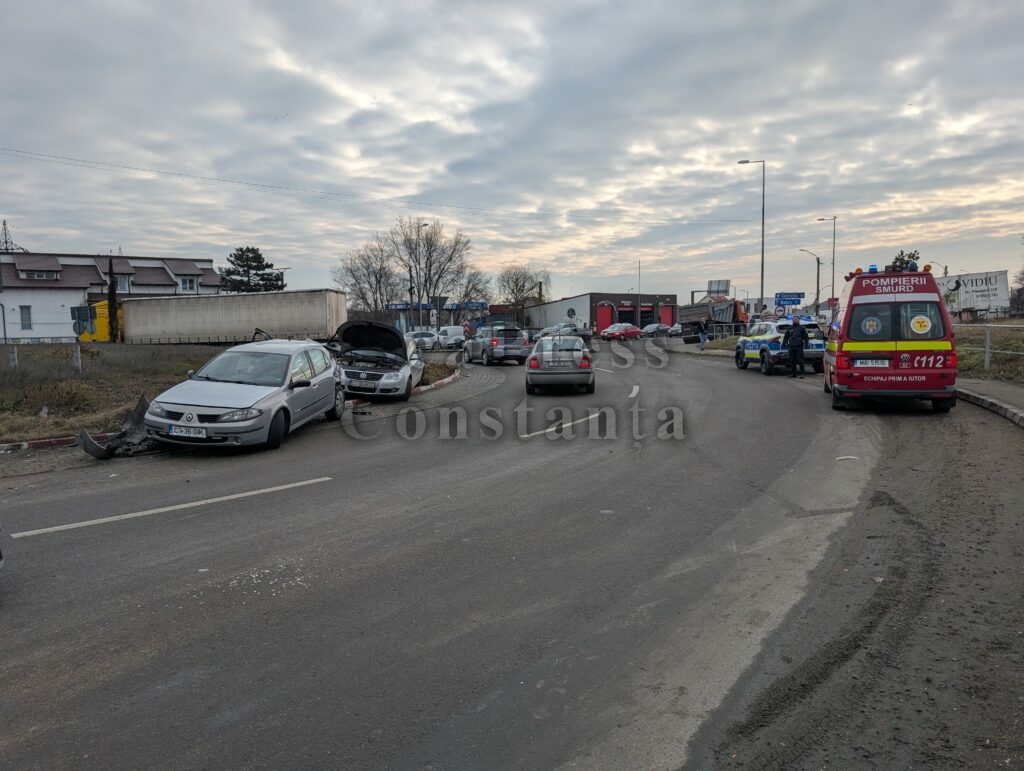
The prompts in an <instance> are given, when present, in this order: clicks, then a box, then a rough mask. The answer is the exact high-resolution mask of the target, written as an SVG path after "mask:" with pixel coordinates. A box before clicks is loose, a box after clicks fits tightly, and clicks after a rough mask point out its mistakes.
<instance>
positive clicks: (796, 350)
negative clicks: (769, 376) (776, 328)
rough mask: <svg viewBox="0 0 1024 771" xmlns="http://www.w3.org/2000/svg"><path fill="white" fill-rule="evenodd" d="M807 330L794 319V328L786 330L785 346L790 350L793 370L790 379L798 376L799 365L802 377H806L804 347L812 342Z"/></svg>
mask: <svg viewBox="0 0 1024 771" xmlns="http://www.w3.org/2000/svg"><path fill="white" fill-rule="evenodd" d="M810 339H811V338H810V336H809V335H808V334H807V330H806V329H805V328H804V326H803V325H802V324H801V323H800V319H799V318H798V317H796V316H794V317H793V326H791V327H790V328H789V329H788V330H786V335H785V337H784V338H783V341H782V343H783V345H785V346H786V347H787V348H788V349H789V366H790V367H791V368H792V370H791V372H790V375H789V376H790V377H796V376H797V369H796V368H797V365H799V367H800V377H801V378H802V377H803V376H804V346H806V345H807V343H808V342H810Z"/></svg>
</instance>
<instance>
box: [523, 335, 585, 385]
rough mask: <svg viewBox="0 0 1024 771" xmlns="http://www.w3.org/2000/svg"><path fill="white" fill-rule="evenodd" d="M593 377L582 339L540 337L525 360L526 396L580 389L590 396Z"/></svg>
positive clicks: (555, 336)
mask: <svg viewBox="0 0 1024 771" xmlns="http://www.w3.org/2000/svg"><path fill="white" fill-rule="evenodd" d="M594 386H595V374H594V367H593V366H592V363H591V360H590V351H589V350H588V349H587V346H586V343H584V341H583V338H581V337H577V336H575V335H548V336H546V337H542V338H540V339H539V340H538V341H537V342H536V344H535V345H534V346H533V350H532V351H531V352H530V355H529V357H527V360H526V393H528V394H535V393H537V389H539V388H551V387H556V388H566V387H573V388H582V389H583V390H584V391H586V392H587V393H588V394H592V393H594Z"/></svg>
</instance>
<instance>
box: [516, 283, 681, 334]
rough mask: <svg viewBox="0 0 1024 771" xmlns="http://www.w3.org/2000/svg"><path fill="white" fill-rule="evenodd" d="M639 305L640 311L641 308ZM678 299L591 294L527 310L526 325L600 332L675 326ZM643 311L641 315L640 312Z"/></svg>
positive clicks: (672, 295) (669, 296)
mask: <svg viewBox="0 0 1024 771" xmlns="http://www.w3.org/2000/svg"><path fill="white" fill-rule="evenodd" d="M638 304H639V309H638V307H637V305H638ZM678 304H679V303H678V300H677V297H676V295H674V294H640V295H639V297H638V296H637V295H636V294H635V293H625V292H621V293H619V292H588V293H586V294H580V295H575V296H574V297H564V298H562V299H560V300H554V301H552V302H547V303H539V304H536V305H528V306H527V307H526V326H528V327H549V326H552V325H553V324H560V323H562V322H564V321H575V322H576V324H578V325H579V326H585V327H586V328H587V329H590V330H593V331H594V332H595V333H600V332H601V330H603V329H605V328H606V327H608V326H610V325H612V324H617V323H620V322H622V323H629V324H636V325H637V326H638V327H643V326H644V325H646V324H653V323H655V322H660V323H662V324H669V325H671V324H674V323H675V320H676V307H677V306H678ZM638 310H639V313H638Z"/></svg>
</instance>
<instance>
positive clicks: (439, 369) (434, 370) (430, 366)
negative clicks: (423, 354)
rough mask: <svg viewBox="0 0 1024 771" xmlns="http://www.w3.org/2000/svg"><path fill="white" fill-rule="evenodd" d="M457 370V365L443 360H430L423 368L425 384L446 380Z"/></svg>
mask: <svg viewBox="0 0 1024 771" xmlns="http://www.w3.org/2000/svg"><path fill="white" fill-rule="evenodd" d="M454 372H455V367H454V366H453V365H451V364H446V363H445V362H443V361H428V362H427V363H426V366H425V367H424V368H423V385H428V384H429V383H436V382H437V381H438V380H444V379H445V378H446V377H449V376H451V375H452V374H453V373H454Z"/></svg>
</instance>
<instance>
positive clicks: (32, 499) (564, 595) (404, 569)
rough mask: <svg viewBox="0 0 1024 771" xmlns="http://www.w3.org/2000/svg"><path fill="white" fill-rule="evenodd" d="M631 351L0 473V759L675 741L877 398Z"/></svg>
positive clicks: (310, 755) (431, 761)
mask: <svg viewBox="0 0 1024 771" xmlns="http://www.w3.org/2000/svg"><path fill="white" fill-rule="evenodd" d="M630 349H631V350H632V353H630V352H629V350H630ZM643 349H644V346H642V345H639V344H638V345H635V346H629V347H623V346H619V347H618V348H617V352H616V353H612V352H611V351H609V350H605V351H603V352H602V354H601V356H600V357H599V360H598V361H597V366H598V386H597V392H596V393H595V394H593V395H584V394H567V393H560V394H542V395H538V396H531V397H526V394H525V390H524V385H523V371H522V369H521V368H519V367H515V366H512V365H507V366H503V367H491V368H482V367H479V366H476V367H471V368H468V369H467V371H466V374H465V377H464V378H463V379H462V380H461V381H459V382H457V383H456V384H453V385H451V386H448V387H446V388H444V389H439V390H436V391H432V392H428V393H425V394H422V395H420V396H419V397H416V398H414V400H413V401H411V402H410V403H409V404H407V405H393V404H379V405H372V406H371V407H369V408H365V409H360V410H359V411H358V413H357V414H354V415H349V416H347V417H346V419H345V420H344V421H343V423H342V425H338V424H330V423H321V424H317V425H314V426H310V427H309V428H308V429H302V430H300V431H299V432H297V433H296V434H295V435H293V436H291V437H289V439H288V440H287V441H286V442H285V444H284V446H283V447H282V448H281V449H280V450H278V451H275V452H265V451H253V452H235V453H231V454H221V453H213V452H190V453H182V452H175V453H170V454H161V455H153V456H143V457H138V458H131V459H123V460H115V461H111V462H106V463H104V462H91V461H90V462H87V463H85V464H84V465H82V466H81V467H78V468H69V469H65V470H64V471H61V472H60V473H41V474H29V475H24V476H11V477H8V478H7V479H4V480H3V485H4V489H3V490H2V497H0V505H2V511H3V522H2V524H3V528H4V552H5V555H6V556H7V558H8V561H7V565H6V567H5V568H4V570H5V575H4V576H3V577H2V580H0V612H2V618H3V627H4V633H3V637H2V642H0V682H2V683H3V685H2V690H3V693H2V695H0V722H2V723H3V725H4V726H5V728H4V730H3V731H2V732H0V758H3V764H4V765H6V766H9V767H17V768H31V767H39V768H55V767H76V768H77V767H101V766H107V767H111V766H119V767H125V766H131V767H157V766H159V767H164V768H166V767H180V768H194V767H218V768H219V767H239V766H246V767H274V768H280V767H337V768H341V767H344V768H349V767H351V768H414V767H437V768H549V767H587V768H626V767H631V768H638V767H644V768H672V767H678V766H680V765H682V764H683V763H685V762H686V761H687V760H690V761H691V762H693V761H694V758H695V757H697V756H695V755H694V754H693V750H688V745H689V743H690V741H691V739H693V738H694V737H695V736H696V735H697V732H698V729H700V728H701V726H702V724H704V727H705V731H707V730H708V723H709V722H710V723H717V721H716V720H715V718H714V717H712V720H711V721H708V718H709V716H714V715H716V714H717V713H716V712H715V711H716V710H717V709H720V708H722V709H724V707H723V704H725V705H726V706H729V705H732V706H731V707H730V708H733V709H738V707H736V704H739V703H741V702H742V698H741V695H742V693H743V692H744V691H743V689H744V688H746V689H750V690H751V692H754V691H756V689H758V688H760V687H761V686H762V685H763V684H762V683H759V682H757V681H756V680H754V679H751V677H750V676H749V674H747V675H745V673H749V672H750V671H752V670H753V669H756V668H757V667H758V666H759V664H758V663H757V662H759V661H760V660H761V658H762V657H763V656H764V655H765V654H764V651H763V650H762V648H763V646H764V645H765V642H766V640H768V639H770V636H771V635H773V634H778V632H777V630H778V629H780V628H781V627H782V625H783V621H784V620H785V619H786V617H787V614H790V613H791V611H793V609H794V608H795V607H800V606H801V605H800V604H801V603H802V602H803V603H806V598H807V597H808V593H809V592H810V591H813V589H814V587H813V586H812V583H811V577H812V576H813V575H815V573H814V571H815V569H816V568H818V567H819V565H820V564H822V561H823V559H825V557H826V553H827V551H828V549H829V544H830V542H831V541H832V540H834V538H835V536H836V534H837V533H839V532H841V530H842V529H843V528H844V525H847V523H848V522H849V520H850V518H851V516H852V514H853V513H854V512H856V511H859V510H862V509H863V506H864V499H865V495H866V493H867V492H868V491H869V489H871V488H872V485H873V482H872V480H873V475H874V474H875V473H876V466H877V465H878V463H879V462H880V459H883V458H884V456H885V454H886V448H887V445H886V441H887V433H886V432H887V427H886V421H887V417H888V416H886V415H876V414H873V413H870V412H866V413H853V414H851V415H846V416H839V415H838V414H836V413H833V412H832V411H831V409H830V408H829V402H828V400H827V399H826V398H824V396H823V395H822V393H821V386H820V381H819V380H818V379H817V378H808V379H807V380H795V381H794V380H788V379H785V378H771V379H767V378H764V377H763V376H762V375H760V374H758V373H756V372H753V371H752V370H751V371H748V372H737V371H736V370H735V369H734V368H732V367H731V366H727V365H723V363H721V362H715V361H705V360H699V359H696V358H691V357H684V356H672V357H668V356H666V355H665V354H664V352H662V351H660V350H655V351H653V352H652V353H649V354H646V355H645V354H644V352H643ZM631 358H632V359H633V361H630V359H631ZM598 410H603V414H599V415H598V417H594V416H593V415H594V412H595V411H598ZM961 414H962V413H961V412H960V411H959V409H958V410H957V411H954V413H952V416H958V415H961ZM952 416H947V417H950V419H951V420H955V419H956V418H955V417H952ZM919 417H920V415H919V414H917V413H912V415H911V417H910V419H917V418H919ZM559 424H561V425H562V426H563V428H561V429H559V428H556V429H554V430H551V429H552V426H558V425H559ZM565 426H567V427H568V428H564V427H565ZM679 429H681V430H679ZM566 431H570V432H571V435H570V436H565V435H564V434H565V433H566ZM97 520H100V521H97ZM829 553H830V552H829ZM819 570H820V568H819ZM730 693H731V696H730V699H729V700H727V696H728V695H729V694H730ZM723 714H724V713H723ZM737 714H738V713H737ZM730 719H732V718H730ZM717 741H718V739H717V738H715V737H703V738H702V742H703V743H702V744H701V745H700V747H703V748H704V749H702V750H701V751H702V752H705V753H706V755H702V756H700V757H711V753H712V752H713V751H712V750H711V749H708V748H709V747H712V746H713V745H714V743H715V742H717Z"/></svg>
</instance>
